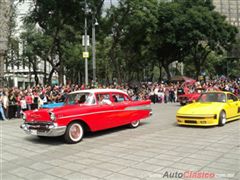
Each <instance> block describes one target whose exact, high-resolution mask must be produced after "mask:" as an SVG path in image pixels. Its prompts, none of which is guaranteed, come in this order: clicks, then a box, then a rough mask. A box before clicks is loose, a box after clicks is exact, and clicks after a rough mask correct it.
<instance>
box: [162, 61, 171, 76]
mask: <svg viewBox="0 0 240 180" xmlns="http://www.w3.org/2000/svg"><path fill="white" fill-rule="evenodd" d="M163 68H164V70H165V72H166V74H167V79H168V80H171V73H170V70H169V64H163Z"/></svg>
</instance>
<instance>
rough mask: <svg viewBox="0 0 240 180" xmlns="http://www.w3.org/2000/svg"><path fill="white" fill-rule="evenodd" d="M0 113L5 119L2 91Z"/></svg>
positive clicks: (0, 93) (1, 94)
mask: <svg viewBox="0 0 240 180" xmlns="http://www.w3.org/2000/svg"><path fill="white" fill-rule="evenodd" d="M0 115H1V117H2V120H3V121H6V120H7V118H6V117H5V113H4V110H3V93H2V92H0Z"/></svg>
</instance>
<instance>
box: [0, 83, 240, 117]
mask: <svg viewBox="0 0 240 180" xmlns="http://www.w3.org/2000/svg"><path fill="white" fill-rule="evenodd" d="M92 88H100V89H102V88H109V89H120V90H123V91H125V92H127V93H128V94H129V96H130V97H131V98H132V100H143V99H150V100H151V101H152V102H153V103H169V102H172V103H173V102H176V101H177V95H178V94H181V93H193V92H196V91H199V90H203V89H204V90H208V91H209V90H221V91H230V92H232V93H234V94H235V95H237V96H238V95H239V94H240V81H238V80H227V79H217V80H212V81H208V82H198V81H192V82H174V83H164V82H162V83H152V82H145V83H139V84H135V85H132V84H120V85H118V84H111V85H102V84H95V85H91V86H84V85H75V84H72V85H65V86H58V85H55V86H41V85H36V86H34V87H27V88H26V89H23V88H18V87H12V88H2V89H0V115H1V118H2V119H3V120H7V119H10V118H19V117H20V116H21V113H22V112H23V111H25V110H31V109H36V108H40V107H41V106H42V105H43V104H48V103H53V102H64V101H65V99H66V97H67V95H68V93H70V92H73V91H77V90H83V89H92Z"/></svg>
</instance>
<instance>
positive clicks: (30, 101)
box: [25, 93, 33, 110]
mask: <svg viewBox="0 0 240 180" xmlns="http://www.w3.org/2000/svg"><path fill="white" fill-rule="evenodd" d="M25 100H26V104H27V109H28V110H31V104H32V103H33V98H32V96H31V94H30V93H27V95H26V96H25Z"/></svg>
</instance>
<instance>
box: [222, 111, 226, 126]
mask: <svg viewBox="0 0 240 180" xmlns="http://www.w3.org/2000/svg"><path fill="white" fill-rule="evenodd" d="M222 123H223V124H225V123H226V114H225V113H223V114H222Z"/></svg>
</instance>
